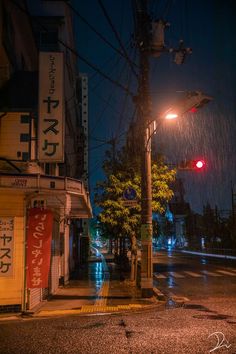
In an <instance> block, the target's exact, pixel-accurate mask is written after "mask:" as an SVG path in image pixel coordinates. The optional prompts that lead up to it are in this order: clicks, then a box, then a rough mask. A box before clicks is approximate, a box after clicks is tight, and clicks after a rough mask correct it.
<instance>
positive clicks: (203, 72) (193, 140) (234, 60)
mask: <svg viewBox="0 0 236 354" xmlns="http://www.w3.org/2000/svg"><path fill="white" fill-rule="evenodd" d="M148 3H149V7H150V14H151V15H152V16H153V18H154V19H157V18H164V19H165V20H167V21H168V22H169V23H170V27H169V28H168V29H167V30H166V38H165V43H166V46H167V47H177V46H178V41H179V40H180V39H183V40H184V43H185V45H186V47H191V48H192V50H193V53H192V55H191V56H189V57H188V58H187V60H186V62H185V63H184V64H183V65H181V66H177V65H176V64H175V63H173V58H172V56H171V55H170V54H163V55H162V56H161V57H160V58H152V59H151V60H150V64H151V65H150V88H151V95H152V102H153V115H154V116H155V114H156V115H157V114H158V112H160V111H162V110H165V109H167V108H168V106H169V105H170V104H171V102H173V99H175V98H177V97H178V96H179V95H180V94H181V92H183V91H193V90H201V91H203V92H206V93H207V94H209V95H211V96H213V97H214V100H213V101H212V102H211V103H210V104H209V105H208V106H206V107H205V108H203V109H202V110H199V111H198V112H197V113H195V114H188V115H185V116H184V117H182V118H181V119H180V120H178V121H176V122H171V123H174V124H171V125H170V124H168V125H167V124H166V123H164V125H163V128H162V129H160V130H159V132H158V134H156V135H155V137H154V138H153V143H154V144H155V145H156V148H157V149H158V151H160V152H162V153H163V154H164V155H165V156H166V159H167V161H168V162H169V163H178V162H179V161H181V160H183V159H191V158H198V157H201V158H204V159H205V160H206V162H207V166H206V169H205V171H202V172H201V173H195V172H178V176H179V177H181V178H183V180H184V186H185V190H186V200H187V201H189V202H190V204H191V207H192V208H193V209H194V210H195V211H198V212H201V211H202V206H203V204H206V203H207V202H210V204H211V205H212V206H213V207H214V206H215V205H217V206H218V208H219V209H230V208H231V190H230V189H231V183H233V184H234V183H235V181H236V168H235V166H236V116H235V108H236V107H235V106H236V104H235V103H236V99H235V98H236V97H235V96H236V69H235V65H236V11H235V10H236V3H235V1H233V0H232V1H231V0H198V1H195V0H175V1H174V0H173V1H169V0H160V1H157V0H149V2H148ZM103 4H104V6H105V8H106V10H107V12H108V14H109V16H110V18H111V21H112V23H113V24H114V27H115V29H116V30H117V32H118V33H119V35H120V38H121V40H122V42H123V44H124V45H125V47H126V49H127V51H128V53H129V56H130V57H131V58H132V60H136V61H137V59H138V55H137V50H136V49H135V48H134V46H133V41H132V33H133V32H134V25H133V14H132V5H131V1H128V0H119V1H118V0H116V1H114V0H103ZM73 6H74V7H75V8H76V9H77V10H78V12H79V13H80V14H81V15H82V16H83V17H84V18H86V19H87V21H88V22H89V23H90V24H91V25H92V26H94V27H95V28H96V30H97V31H98V32H99V33H101V34H102V35H103V36H104V37H106V39H107V40H109V41H110V42H111V43H112V44H113V45H114V46H115V47H116V48H119V43H118V42H117V40H116V38H115V35H114V33H113V32H112V29H111V28H110V26H109V24H108V22H107V20H106V18H105V16H104V14H103V12H102V10H101V7H100V6H99V4H98V1H97V0H86V1H85V0H80V1H74V3H73ZM75 28H76V38H77V49H78V51H79V53H80V54H81V55H82V56H84V57H85V58H86V59H87V60H89V62H91V63H92V64H94V65H96V66H97V67H98V68H100V70H101V71H103V72H104V73H106V74H107V75H108V76H109V77H111V78H112V79H114V80H116V81H118V82H120V83H122V84H123V85H125V86H129V88H130V90H131V91H132V92H134V93H135V91H136V88H137V83H136V79H135V77H134V76H133V74H132V73H131V70H130V67H129V66H128V64H127V62H126V61H125V60H124V59H123V58H121V57H120V56H119V54H117V53H116V52H115V51H114V50H113V49H112V48H110V47H109V46H108V45H107V44H106V43H104V42H103V40H102V39H101V38H99V37H98V36H97V35H96V34H95V33H94V32H93V31H92V30H91V29H90V28H89V27H88V26H87V25H86V24H84V23H83V22H82V21H81V20H80V19H79V18H78V16H76V15H75ZM119 49H120V48H119ZM79 68H80V71H81V72H86V73H88V77H89V125H90V151H89V152H90V184H91V189H93V187H94V186H95V184H96V181H97V180H101V179H102V178H103V174H102V168H101V166H102V161H103V159H104V152H105V150H106V149H108V148H109V145H108V144H104V145H102V146H101V144H102V143H103V141H109V140H110V139H111V138H114V137H115V138H117V141H118V145H121V144H122V143H123V142H124V139H125V132H126V130H127V127H128V125H129V123H130V122H131V120H132V118H133V114H134V105H133V102H132V100H131V99H130V98H129V97H127V96H126V94H125V93H124V92H123V91H122V90H121V89H120V88H118V87H116V86H115V85H113V84H112V83H110V82H108V81H107V80H105V79H104V78H103V77H102V76H101V75H99V74H98V73H96V72H95V71H94V70H93V69H91V68H90V67H89V66H87V65H86V64H85V63H83V62H82V61H79ZM169 123H170V122H169ZM91 191H92V190H91Z"/></svg>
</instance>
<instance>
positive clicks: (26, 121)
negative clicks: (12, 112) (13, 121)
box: [20, 115, 30, 124]
mask: <svg viewBox="0 0 236 354" xmlns="http://www.w3.org/2000/svg"><path fill="white" fill-rule="evenodd" d="M29 118H30V117H29V116H28V115H27V116H26V115H21V116H20V122H21V123H22V124H26V123H29V121H30V119H29Z"/></svg>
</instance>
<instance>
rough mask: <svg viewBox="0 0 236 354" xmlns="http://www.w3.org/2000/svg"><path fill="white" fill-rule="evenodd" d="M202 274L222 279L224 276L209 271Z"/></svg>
mask: <svg viewBox="0 0 236 354" xmlns="http://www.w3.org/2000/svg"><path fill="white" fill-rule="evenodd" d="M202 273H204V274H205V275H211V276H212V277H222V274H217V273H213V272H210V271H209V270H203V271H202Z"/></svg>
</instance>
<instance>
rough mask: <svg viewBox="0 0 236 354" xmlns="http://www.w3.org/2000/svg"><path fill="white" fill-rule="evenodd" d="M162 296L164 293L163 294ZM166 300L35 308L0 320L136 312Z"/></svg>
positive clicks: (156, 306) (153, 306)
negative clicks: (52, 308) (145, 303)
mask: <svg viewBox="0 0 236 354" xmlns="http://www.w3.org/2000/svg"><path fill="white" fill-rule="evenodd" d="M163 296H164V295H163ZM165 303H166V301H163V300H160V301H159V300H156V298H155V300H154V301H153V303H152V304H148V305H143V304H127V305H116V306H96V305H85V306H82V307H81V308H80V309H64V310H59V309H55V310H37V311H36V312H34V313H32V312H29V313H27V312H26V313H24V314H22V313H19V314H16V315H9V316H8V315H6V316H4V315H2V316H0V322H1V321H14V320H23V319H33V318H48V317H54V316H55V317H56V316H69V315H92V314H94V315H99V314H103V315H105V314H111V313H122V312H134V311H136V312H138V311H145V310H150V309H154V308H159V307H161V306H163V305H165Z"/></svg>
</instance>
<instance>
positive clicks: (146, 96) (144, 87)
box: [134, 0, 153, 297]
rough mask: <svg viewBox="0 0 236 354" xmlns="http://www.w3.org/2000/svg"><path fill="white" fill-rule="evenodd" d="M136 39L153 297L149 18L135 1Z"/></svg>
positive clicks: (147, 292) (148, 283) (147, 283)
mask: <svg viewBox="0 0 236 354" xmlns="http://www.w3.org/2000/svg"><path fill="white" fill-rule="evenodd" d="M134 9H135V18H136V21H135V22H136V29H135V37H136V43H137V46H138V49H139V67H140V72H139V86H138V95H137V108H138V124H139V126H140V130H141V135H142V156H141V244H142V257H141V291H142V297H152V296H153V274H152V273H153V272H152V184H151V183H152V182H151V139H150V136H149V135H150V134H149V124H150V122H151V99H150V93H149V40H150V39H149V30H150V29H149V26H150V22H149V17H148V14H147V3H146V0H135V1H134Z"/></svg>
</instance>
